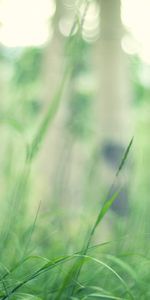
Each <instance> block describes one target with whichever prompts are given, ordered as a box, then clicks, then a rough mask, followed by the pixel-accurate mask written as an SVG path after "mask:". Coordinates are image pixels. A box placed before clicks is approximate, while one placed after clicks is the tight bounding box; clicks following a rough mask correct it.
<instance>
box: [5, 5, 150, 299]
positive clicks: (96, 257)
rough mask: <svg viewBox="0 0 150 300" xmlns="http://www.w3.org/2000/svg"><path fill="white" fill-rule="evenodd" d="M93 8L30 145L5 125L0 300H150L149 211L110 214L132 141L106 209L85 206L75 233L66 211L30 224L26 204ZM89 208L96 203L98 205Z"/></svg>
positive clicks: (52, 210)
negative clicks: (35, 171) (125, 214)
mask: <svg viewBox="0 0 150 300" xmlns="http://www.w3.org/2000/svg"><path fill="white" fill-rule="evenodd" d="M89 3H90V1H85V4H86V5H85V10H84V13H83V16H82V20H80V23H79V20H78V18H77V19H75V21H74V24H73V26H72V29H71V32H70V36H69V38H68V41H67V43H66V48H65V49H66V51H71V53H72V51H73V52H74V53H75V52H77V53H76V55H75V57H74V61H73V60H68V62H67V63H66V65H65V66H64V73H63V74H62V81H61V82H60V83H59V85H58V88H57V91H56V95H55V96H54V98H53V100H52V102H51V104H50V106H49V108H48V111H47V113H46V114H45V115H44V116H43V118H42V120H41V122H39V124H38V126H37V128H36V132H35V134H34V136H33V139H32V140H30V141H29V142H27V140H25V141H24V140H23V142H22V139H24V137H25V135H24V134H23V133H22V132H23V131H22V130H23V129H22V125H20V123H18V122H17V120H15V118H13V117H12V118H10V117H9V115H8V116H7V114H6V115H2V116H1V117H0V121H1V122H2V123H3V125H4V126H6V125H7V126H8V128H5V137H4V139H3V140H4V146H3V147H4V149H3V153H4V154H5V153H6V154H5V155H3V157H4V158H5V159H4V162H3V163H2V162H1V165H2V167H3V172H2V174H0V175H1V179H2V182H3V185H4V191H2V192H1V196H2V200H3V201H2V203H1V212H0V214H1V220H0V229H1V231H0V299H2V300H4V299H8V300H13V299H14V300H17V299H23V300H30V299H31V300H32V299H33V300H34V299H35V300H36V299H37V300H40V299H41V300H50V299H52V300H59V299H60V300H63V299H64V300H66V299H68V300H69V299H70V300H71V299H72V300H77V299H78V300H79V299H81V300H85V299H91V300H92V299H93V300H94V299H116V300H117V299H118V300H119V299H120V300H121V299H124V300H130V299H132V300H133V299H135V300H137V299H139V300H141V299H143V300H146V299H147V300H148V299H150V286H149V278H150V271H149V269H150V256H149V254H150V253H149V252H150V251H149V247H150V242H149V238H150V234H149V227H148V226H147V227H146V228H148V230H145V223H146V224H147V225H148V224H149V223H148V218H147V215H146V214H145V210H146V208H145V207H144V204H141V205H140V206H136V205H133V207H132V209H131V213H130V214H129V215H128V216H126V217H125V218H122V217H119V216H118V217H117V216H116V215H115V214H113V213H112V212H111V213H110V208H111V206H112V204H113V202H114V201H115V199H116V197H117V196H118V194H119V193H120V191H121V188H122V186H119V188H118V190H115V192H114V193H113V195H112V196H111V197H110V196H109V195H110V191H111V190H113V188H114V186H115V183H116V181H117V180H118V177H119V175H120V173H121V171H122V170H123V167H124V165H125V164H126V160H127V159H128V156H129V155H130V151H131V147H132V143H133V138H132V139H131V141H130V142H129V145H127V149H126V151H125V153H124V156H123V158H122V160H121V162H120V165H119V166H118V170H116V175H115V178H114V182H112V186H111V187H108V193H107V195H106V197H104V201H103V203H100V205H99V206H98V207H96V210H95V211H94V212H93V210H92V211H91V205H89V203H88V201H87V203H86V205H85V206H84V209H83V213H82V215H81V218H80V219H78V220H76V219H75V220H74V219H73V220H71V222H72V224H73V227H74V225H75V224H76V223H78V222H79V224H78V226H77V229H76V231H75V232H72V231H71V229H70V228H69V225H70V224H71V222H70V219H71V218H72V217H71V216H70V219H69V221H68V219H66V217H67V216H68V213H69V212H66V211H62V208H61V206H60V207H57V209H56V206H55V205H52V204H51V206H50V207H49V208H48V209H47V210H44V209H43V208H42V202H40V203H38V205H37V208H36V209H34V218H33V214H32V217H31V215H30V209H29V203H30V202H32V200H34V196H36V195H37V194H36V187H37V185H38V183H37V185H36V176H35V173H34V165H35V161H36V158H37V160H38V153H39V152H40V150H41V148H42V146H43V143H44V141H45V137H46V134H47V131H48V129H49V128H50V127H51V126H52V124H53V121H54V118H55V116H56V114H57V112H58V110H59V108H60V106H61V105H62V103H61V101H62V95H63V92H64V88H65V86H66V85H67V84H69V79H70V76H71V74H72V72H73V70H74V64H76V60H77V56H78V55H79V53H78V51H77V49H78V48H77V47H78V41H79V35H78V34H77V35H75V36H74V37H73V39H72V37H71V33H72V31H73V28H74V26H75V24H76V23H77V24H79V34H80V30H81V27H82V26H83V23H84V18H85V15H86V12H87V9H88V5H89ZM12 132H13V135H14V136H15V142H14V136H13V135H12ZM20 133H21V134H20ZM20 139H21V140H20ZM16 141H17V142H16ZM139 144H140V143H139ZM18 147H19V149H20V157H19V158H18V152H17V148H18ZM6 149H7V150H9V149H11V150H12V151H11V150H9V151H6ZM19 159H20V160H19ZM34 177H35V178H34ZM91 200H92V201H93V202H94V201H95V200H96V199H91ZM54 201H55V199H54ZM88 205H89V207H88ZM93 206H94V204H93ZM139 207H140V208H141V209H139ZM94 208H95V206H94ZM142 209H143V210H142ZM63 214H64V215H63ZM87 215H88V216H90V220H88V217H87ZM107 215H109V217H108V219H107ZM105 218H106V223H105ZM106 224H107V225H108V228H109V229H107V230H110V231H111V234H110V235H111V237H112V239H111V240H107V238H105V236H104V240H105V242H100V241H99V240H100V239H99V234H100V233H101V227H100V226H99V225H102V227H103V226H105V225H106ZM142 226H143V227H142ZM141 228H143V230H141ZM104 235H105V233H104Z"/></svg>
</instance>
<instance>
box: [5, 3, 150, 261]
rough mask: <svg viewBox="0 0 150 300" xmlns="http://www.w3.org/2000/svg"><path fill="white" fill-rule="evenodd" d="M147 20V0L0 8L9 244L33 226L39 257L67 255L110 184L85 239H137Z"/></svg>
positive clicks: (148, 181)
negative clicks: (98, 220)
mask: <svg viewBox="0 0 150 300" xmlns="http://www.w3.org/2000/svg"><path fill="white" fill-rule="evenodd" d="M149 12H150V1H149V0H138V1H136V0H122V1H119V0H91V1H79V0H78V1H74V0H38V1H36V0H13V1H12V0H0V199H1V200H0V206H1V209H0V211H1V218H0V223H1V228H2V231H4V232H5V228H7V226H8V219H9V218H6V215H7V216H8V212H9V213H10V211H11V210H12V211H13V213H12V216H11V218H10V219H11V221H10V222H9V226H8V227H9V230H10V228H11V231H12V234H13V238H14V237H15V238H14V241H15V243H16V245H18V244H17V243H18V239H19V238H18V237H19V234H20V241H21V242H20V243H22V241H24V240H25V239H26V235H27V232H28V230H29V227H30V224H32V222H33V220H35V219H36V218H37V220H36V227H37V230H36V234H35V236H34V241H35V245H34V247H33V248H36V249H38V251H39V253H41V252H42V251H43V250H42V249H46V247H47V245H49V243H50V245H52V244H53V243H55V245H57V246H56V247H55V253H60V249H61V253H63V251H62V248H64V251H66V248H67V250H68V251H71V250H72V249H79V248H80V246H81V245H83V242H84V239H85V238H86V234H87V232H88V228H90V226H91V225H92V224H93V221H94V220H95V217H96V216H97V212H98V211H99V209H100V207H101V205H102V203H103V200H104V199H105V196H106V194H107V193H108V192H109V190H110V187H111V185H112V183H113V182H114V185H113V190H116V189H119V188H120V187H121V192H120V194H119V196H118V198H117V199H116V201H115V202H114V204H113V206H112V208H111V210H110V212H109V213H108V215H107V216H106V218H105V220H104V221H103V222H102V225H101V229H100V230H99V231H98V232H97V234H96V237H95V240H96V241H106V240H108V239H110V238H112V235H113V234H114V235H116V236H121V235H122V234H129V233H132V232H133V236H134V237H135V235H134V234H135V233H136V234H137V235H138V236H139V235H140V234H146V233H147V232H148V230H149V195H150V142H149V138H150V17H149ZM55 103H56V105H55ZM51 107H54V109H52V111H51ZM49 111H51V113H50V114H51V116H50V117H49V118H48V120H49V121H48V122H47V123H46V124H47V125H45V129H44V130H43V131H42V133H41V135H42V139H41V138H39V139H40V142H39V145H38V151H37V150H36V155H35V156H34V159H32V163H31V161H30V175H29V176H25V179H22V178H24V174H25V173H22V172H24V171H23V170H24V166H25V164H26V163H25V162H26V153H27V152H28V149H30V145H32V142H33V141H34V138H35V137H36V136H38V133H39V132H40V128H41V124H42V123H41V122H43V120H45V118H46V116H47V114H48V112H49ZM133 136H134V141H133V145H132V147H131V150H130V153H129V155H128V159H127V161H126V162H125V165H124V167H123V169H122V170H121V172H120V174H119V176H118V177H116V179H115V174H116V173H117V170H118V167H119V164H120V162H121V159H122V157H123V154H124V151H125V150H126V149H127V146H128V145H129V142H130V140H131V138H132V137H133ZM36 146H37V145H36ZM27 177H28V180H26V179H27ZM114 179H115V181H114ZM20 180H23V183H22V185H21V188H19V192H18V188H17V186H18V182H19V181H20ZM19 186H20V183H19ZM16 190H17V192H16ZM111 193H113V191H111ZM12 199H15V200H14V202H13V201H12ZM20 203H21V204H20ZM17 213H18V214H17ZM16 216H19V217H16ZM14 224H15V225H14ZM16 228H17V229H16ZM6 232H7V229H6ZM16 232H20V233H17V237H16V236H15V234H16ZM37 241H42V242H40V243H39V244H37ZM70 241H71V242H70ZM37 245H38V246H37ZM66 245H67V246H66ZM17 247H18V246H16V248H17ZM17 249H18V253H19V247H18V248H17ZM8 251H10V250H8ZM15 251H16V250H15ZM5 255H7V254H6V253H5Z"/></svg>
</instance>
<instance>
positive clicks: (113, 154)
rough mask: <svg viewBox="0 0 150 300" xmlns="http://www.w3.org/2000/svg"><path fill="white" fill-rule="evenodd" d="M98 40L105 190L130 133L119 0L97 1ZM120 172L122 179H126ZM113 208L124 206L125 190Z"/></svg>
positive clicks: (99, 124) (98, 108)
mask: <svg viewBox="0 0 150 300" xmlns="http://www.w3.org/2000/svg"><path fill="white" fill-rule="evenodd" d="M98 3H99V4H100V30H101V34H100V40H99V41H98V42H97V45H96V47H95V53H94V56H95V66H96V67H95V68H96V72H97V79H98V90H97V105H96V114H97V117H96V119H97V120H98V121H97V124H96V126H97V128H96V131H97V136H98V138H99V139H100V143H101V154H102V157H101V158H102V162H101V173H102V174H101V179H102V182H103V183H104V185H105V187H106V189H107V190H108V189H109V187H110V185H111V183H112V181H113V178H114V175H115V172H116V171H117V167H118V166H119V162H120V161H121V158H122V155H123V153H124V150H125V148H126V147H127V145H128V143H129V139H130V138H131V135H132V130H131V124H130V121H131V117H130V106H131V104H130V100H131V96H130V92H131V91H130V84H129V69H128V59H127V57H126V54H125V53H124V52H123V50H122V47H121V40H122V37H123V34H124V29H123V25H122V22H121V11H120V5H121V4H120V0H113V1H110V0H100V1H98ZM125 173H126V172H125V171H123V172H122V175H121V178H120V184H121V181H123V182H124V181H126V179H125V177H126V174H125ZM123 193H124V194H122V196H121V197H120V198H125V199H118V200H117V201H118V202H117V201H116V209H117V210H122V212H123V213H124V211H125V209H126V203H127V202H126V201H127V199H126V192H125V191H124V192H123Z"/></svg>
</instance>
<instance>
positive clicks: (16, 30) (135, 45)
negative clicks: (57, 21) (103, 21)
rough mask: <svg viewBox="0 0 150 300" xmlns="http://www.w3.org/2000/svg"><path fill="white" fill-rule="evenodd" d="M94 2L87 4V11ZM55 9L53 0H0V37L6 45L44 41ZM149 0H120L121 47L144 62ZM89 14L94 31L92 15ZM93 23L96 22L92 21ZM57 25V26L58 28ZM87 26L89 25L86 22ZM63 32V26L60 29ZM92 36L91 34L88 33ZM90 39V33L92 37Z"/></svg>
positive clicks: (148, 46)
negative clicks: (88, 5) (122, 29)
mask: <svg viewBox="0 0 150 300" xmlns="http://www.w3.org/2000/svg"><path fill="white" fill-rule="evenodd" d="M92 11H93V14H94V6H93V9H92V8H91V10H90V13H91V12H92ZM54 12H55V1H54V0H38V1H37V0H13V1H12V0H2V1H1V3H0V23H1V28H0V39H1V42H2V44H4V45H5V46H7V47H24V46H32V45H35V46H37V45H42V44H44V43H45V42H46V41H47V39H48V37H49V35H50V22H49V18H50V17H51V16H52V15H53V14H54ZM149 12H150V1H149V0H138V1H137V0H123V1H122V20H123V23H124V25H125V26H126V28H127V32H128V33H129V34H128V33H127V35H126V36H125V37H124V38H123V40H122V47H123V49H124V51H126V52H127V53H129V54H134V53H137V54H138V55H139V56H140V57H141V58H142V59H143V60H144V61H145V62H147V63H150V41H149V36H150V18H149ZM94 19H95V16H94V15H93V18H92V17H91V16H90V25H91V21H92V22H93V27H92V28H94V30H95V32H96V34H97V33H98V31H97V29H96V27H95V26H96V25H97V24H98V23H97V22H98V21H97V16H96V19H95V21H94ZM95 24H96V25H95ZM60 29H61V28H60ZM90 30H91V26H90ZM61 31H62V33H63V28H62V29H61ZM86 31H87V28H84V30H83V35H84V38H85V39H88V35H89V36H90V35H91V33H90V32H88V31H87V33H86ZM91 39H92V37H91ZM93 40H94V37H93Z"/></svg>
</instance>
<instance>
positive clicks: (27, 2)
mask: <svg viewBox="0 0 150 300" xmlns="http://www.w3.org/2000/svg"><path fill="white" fill-rule="evenodd" d="M54 12H55V5H54V1H52V0H3V1H2V2H1V5H0V21H1V23H2V26H1V30H0V39H1V42H2V43H3V44H4V45H5V46H8V47H17V46H31V45H41V44H43V43H45V42H46V40H47V39H48V36H49V28H48V27H49V24H48V19H49V17H50V16H52V15H53V14H54Z"/></svg>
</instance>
